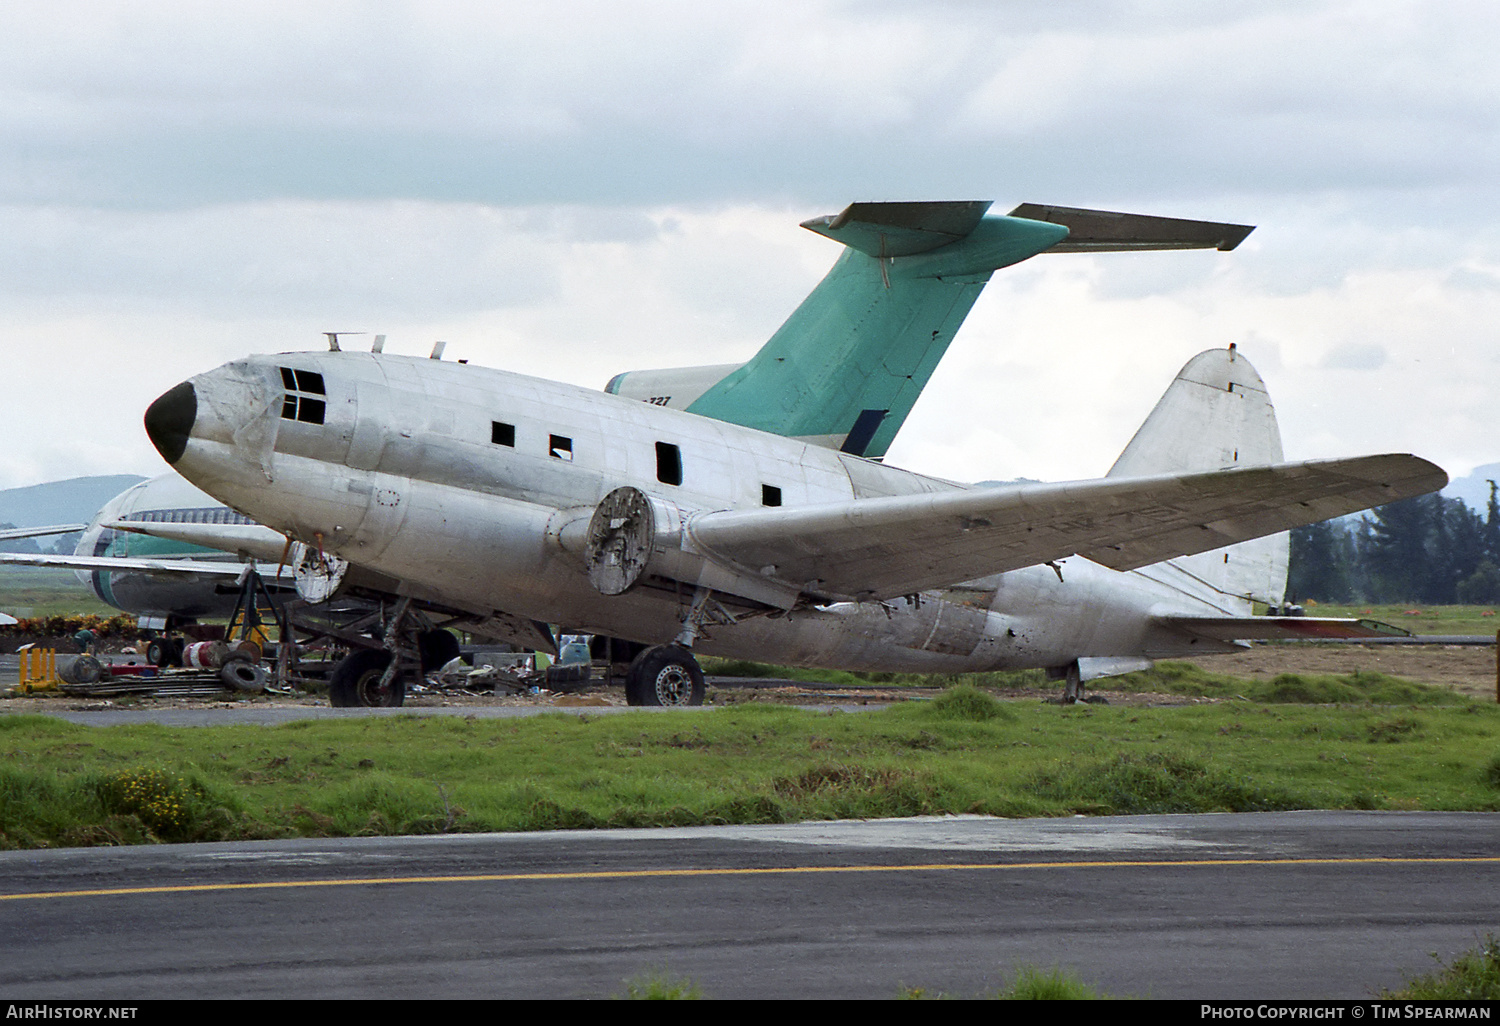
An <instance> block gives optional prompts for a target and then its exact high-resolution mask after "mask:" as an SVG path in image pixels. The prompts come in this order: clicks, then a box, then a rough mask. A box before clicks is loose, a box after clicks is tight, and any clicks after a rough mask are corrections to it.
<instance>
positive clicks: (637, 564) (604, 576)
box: [583, 487, 682, 595]
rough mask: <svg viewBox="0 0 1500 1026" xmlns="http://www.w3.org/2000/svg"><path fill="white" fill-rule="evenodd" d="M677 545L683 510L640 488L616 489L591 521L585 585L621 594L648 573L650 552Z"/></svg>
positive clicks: (671, 549)
mask: <svg viewBox="0 0 1500 1026" xmlns="http://www.w3.org/2000/svg"><path fill="white" fill-rule="evenodd" d="M681 548H682V513H681V511H680V510H679V509H678V508H677V507H676V506H674V505H672V504H671V503H669V502H666V501H664V500H662V499H657V498H653V497H652V496H650V495H647V494H646V493H645V492H643V491H641V490H640V489H639V488H629V487H626V488H616V489H615V490H614V491H612V492H610V493H609V494H608V495H606V496H605V497H604V500H603V501H602V502H600V503H599V507H598V508H597V509H595V510H594V515H593V517H592V518H591V519H590V520H589V531H588V536H587V539H586V541H585V542H584V549H583V559H584V564H585V566H586V567H587V568H588V575H589V583H590V584H592V585H593V586H594V587H595V588H597V589H598V590H599V593H600V594H602V595H623V594H625V593H626V592H627V591H629V590H630V589H631V588H632V587H634V586H635V582H636V581H638V580H640V578H641V574H643V573H645V572H646V568H647V567H648V566H650V565H651V563H652V556H653V554H655V553H657V552H660V553H661V554H662V555H663V556H665V555H666V554H667V553H668V552H675V551H678V550H680V549H681ZM657 562H658V563H660V562H662V561H661V560H657ZM658 572H659V571H658Z"/></svg>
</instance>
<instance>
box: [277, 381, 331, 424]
mask: <svg viewBox="0 0 1500 1026" xmlns="http://www.w3.org/2000/svg"><path fill="white" fill-rule="evenodd" d="M281 383H282V385H283V386H285V387H286V395H285V397H283V399H282V401H281V419H282V420H300V421H302V422H303V423H305V424H321V423H323V412H324V410H325V409H326V408H327V403H326V400H325V399H324V398H323V396H325V395H326V394H327V393H326V392H325V391H324V390H323V375H321V374H319V373H318V372H317V371H307V370H295V369H293V368H291V367H282V368H281Z"/></svg>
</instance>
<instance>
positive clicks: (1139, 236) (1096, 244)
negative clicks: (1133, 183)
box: [825, 203, 1255, 253]
mask: <svg viewBox="0 0 1500 1026" xmlns="http://www.w3.org/2000/svg"><path fill="white" fill-rule="evenodd" d="M851 209H852V208H851ZM1010 216H1011V217H1024V218H1027V219H1028V220H1032V221H1050V222H1051V223H1053V224H1060V225H1066V226H1067V229H1068V237H1067V238H1066V239H1064V240H1063V241H1062V242H1059V243H1058V244H1057V245H1055V246H1053V247H1052V248H1051V249H1049V250H1048V251H1047V252H1049V253H1119V252H1128V251H1133V250H1150V249H1218V250H1226V251H1227V250H1231V249H1234V247H1236V246H1238V245H1239V244H1240V243H1241V242H1244V241H1245V236H1247V235H1249V234H1250V233H1251V232H1253V231H1255V226H1254V225H1245V224H1221V223H1219V222H1217V221H1184V220H1182V219H1180V218H1176V217H1151V216H1149V215H1146V214H1120V213H1115V212H1114V211H1111V210H1082V209H1079V208H1077V207H1052V206H1046V205H1044V204H1041V203H1022V204H1021V205H1020V206H1019V207H1017V208H1016V209H1014V210H1012V211H1011V212H1010ZM825 234H826V233H825Z"/></svg>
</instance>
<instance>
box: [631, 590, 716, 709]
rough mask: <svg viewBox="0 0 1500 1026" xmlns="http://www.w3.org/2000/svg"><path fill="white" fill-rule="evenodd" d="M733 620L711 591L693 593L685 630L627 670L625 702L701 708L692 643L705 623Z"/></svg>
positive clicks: (700, 680) (644, 654)
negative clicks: (699, 706) (670, 642)
mask: <svg viewBox="0 0 1500 1026" xmlns="http://www.w3.org/2000/svg"><path fill="white" fill-rule="evenodd" d="M734 622H735V619H734V617H733V616H732V615H731V614H730V613H729V611H728V610H726V609H724V607H723V606H721V605H719V603H718V602H716V601H715V600H714V598H713V592H712V591H710V590H709V589H708V588H704V587H699V588H697V589H695V590H694V592H693V601H692V604H691V605H690V606H689V607H688V608H687V610H686V611H685V612H684V613H683V617H682V630H681V631H679V632H678V634H677V637H676V639H674V640H673V642H672V644H670V645H655V646H653V647H651V648H648V649H646V650H645V651H643V652H641V653H640V654H639V655H637V656H636V657H635V659H634V660H632V661H631V664H630V669H628V670H626V671H625V701H626V702H628V703H629V704H631V705H702V704H703V691H704V686H703V670H702V669H700V668H699V666H698V660H697V659H695V658H693V653H692V647H693V642H694V641H695V640H697V637H698V634H699V632H700V631H702V629H703V627H704V625H705V624H709V623H734Z"/></svg>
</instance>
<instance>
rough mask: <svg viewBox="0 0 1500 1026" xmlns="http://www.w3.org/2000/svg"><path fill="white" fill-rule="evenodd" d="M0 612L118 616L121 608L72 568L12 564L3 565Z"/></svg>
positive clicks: (23, 615)
mask: <svg viewBox="0 0 1500 1026" xmlns="http://www.w3.org/2000/svg"><path fill="white" fill-rule="evenodd" d="M0 612H4V613H9V614H11V615H12V616H17V617H30V616H67V615H73V614H80V613H98V614H100V615H101V616H114V615H115V614H116V613H118V612H119V610H118V609H116V608H114V607H113V606H108V605H105V604H104V603H103V602H100V601H99V600H98V598H96V597H95V596H94V593H93V592H91V591H89V589H88V588H86V587H85V586H84V585H83V582H81V581H80V580H78V578H77V577H75V576H74V575H73V571H72V570H57V569H54V568H52V567H42V566H8V567H4V568H0Z"/></svg>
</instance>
